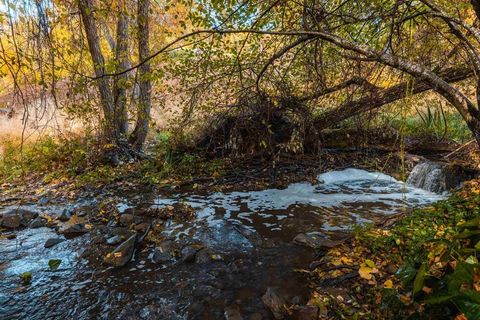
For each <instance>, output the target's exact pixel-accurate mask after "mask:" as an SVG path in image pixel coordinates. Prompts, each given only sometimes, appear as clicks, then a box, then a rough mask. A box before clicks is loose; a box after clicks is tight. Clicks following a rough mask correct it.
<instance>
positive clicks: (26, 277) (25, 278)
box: [20, 272, 32, 286]
mask: <svg viewBox="0 0 480 320" xmlns="http://www.w3.org/2000/svg"><path fill="white" fill-rule="evenodd" d="M20 280H21V281H22V285H24V286H28V285H29V284H31V283H32V273H31V272H24V273H21V274H20Z"/></svg>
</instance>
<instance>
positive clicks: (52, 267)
mask: <svg viewBox="0 0 480 320" xmlns="http://www.w3.org/2000/svg"><path fill="white" fill-rule="evenodd" d="M61 263H62V260H60V259H50V260H49V261H48V267H49V268H50V270H52V271H55V270H57V269H58V267H60V264H61Z"/></svg>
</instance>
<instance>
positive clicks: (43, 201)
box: [37, 197, 49, 206]
mask: <svg viewBox="0 0 480 320" xmlns="http://www.w3.org/2000/svg"><path fill="white" fill-rule="evenodd" d="M48 201H49V199H48V197H41V198H40V199H38V201H37V204H38V205H39V206H43V205H46V204H47V203H48Z"/></svg>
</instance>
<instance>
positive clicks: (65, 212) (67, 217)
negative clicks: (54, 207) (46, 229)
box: [58, 208, 72, 222]
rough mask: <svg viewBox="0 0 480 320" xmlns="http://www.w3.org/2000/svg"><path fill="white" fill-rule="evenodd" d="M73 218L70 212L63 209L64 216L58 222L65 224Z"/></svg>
mask: <svg viewBox="0 0 480 320" xmlns="http://www.w3.org/2000/svg"><path fill="white" fill-rule="evenodd" d="M71 217H72V215H71V213H70V210H69V209H67V208H65V209H63V211H62V214H61V215H60V216H59V217H58V220H60V221H63V222H65V221H68V220H70V218H71Z"/></svg>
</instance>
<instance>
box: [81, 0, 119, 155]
mask: <svg viewBox="0 0 480 320" xmlns="http://www.w3.org/2000/svg"><path fill="white" fill-rule="evenodd" d="M78 7H79V9H80V14H81V17H82V22H83V26H84V28H85V34H86V36H87V42H88V49H89V51H90V56H91V58H92V63H93V67H94V69H95V75H96V77H97V80H96V83H97V87H98V91H99V93H100V99H101V104H102V109H103V115H104V118H105V119H104V135H105V138H106V140H107V143H109V144H112V145H114V146H116V142H117V138H118V133H117V130H116V126H115V121H114V109H115V107H114V102H113V97H112V92H111V91H110V86H109V83H108V80H107V77H106V76H105V59H104V57H103V54H102V50H101V48H100V40H99V37H98V31H97V27H96V26H95V18H94V16H93V9H94V6H93V3H92V0H79V1H78ZM115 149H116V147H114V148H112V150H111V151H112V152H111V154H110V156H111V159H110V160H111V161H113V162H117V161H118V159H117V151H116V150H115Z"/></svg>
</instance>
